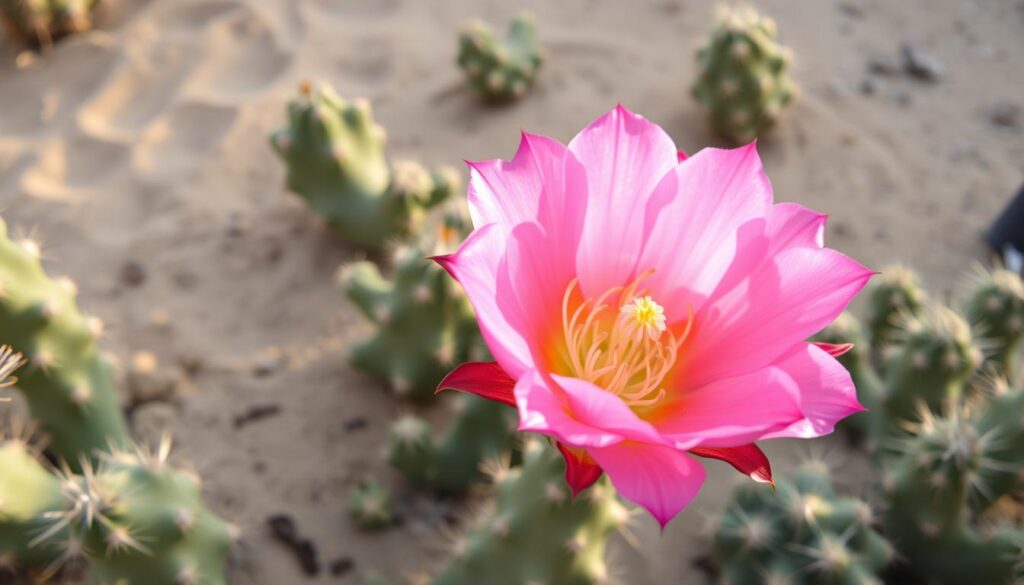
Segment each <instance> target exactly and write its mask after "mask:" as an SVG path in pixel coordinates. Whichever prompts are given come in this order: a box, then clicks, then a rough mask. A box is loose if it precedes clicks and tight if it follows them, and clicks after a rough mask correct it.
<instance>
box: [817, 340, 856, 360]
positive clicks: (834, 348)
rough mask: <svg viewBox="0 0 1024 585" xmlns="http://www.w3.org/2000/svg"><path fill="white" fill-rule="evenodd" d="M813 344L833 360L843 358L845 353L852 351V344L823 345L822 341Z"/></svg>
mask: <svg viewBox="0 0 1024 585" xmlns="http://www.w3.org/2000/svg"><path fill="white" fill-rule="evenodd" d="M813 343H814V345H816V346H817V347H818V348H820V349H822V350H824V352H825V353H827V354H828V355H830V356H832V357H834V358H839V357H843V356H844V355H846V352H848V351H850V350H851V349H853V344H852V343H825V342H824V341H815V342H813Z"/></svg>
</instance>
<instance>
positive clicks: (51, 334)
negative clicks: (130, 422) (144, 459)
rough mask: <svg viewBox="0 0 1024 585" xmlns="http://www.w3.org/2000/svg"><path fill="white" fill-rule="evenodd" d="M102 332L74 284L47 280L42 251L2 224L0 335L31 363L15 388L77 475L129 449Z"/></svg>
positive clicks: (60, 456)
mask: <svg viewBox="0 0 1024 585" xmlns="http://www.w3.org/2000/svg"><path fill="white" fill-rule="evenodd" d="M99 329H100V326H99V322H98V321H97V320H94V319H90V318H87V317H86V316H84V315H82V313H80V312H79V310H78V308H77V306H76V304H75V286H74V284H73V283H71V281H70V280H67V279H57V280H54V279H51V278H50V277H48V276H47V275H46V273H44V272H43V269H42V266H41V265H40V263H39V246H38V244H36V243H34V242H32V241H29V240H22V241H18V242H15V241H11V240H10V239H8V238H7V227H6V225H5V224H4V223H3V221H2V220H0V330H2V331H4V335H5V339H4V341H5V342H6V343H8V344H10V345H11V347H13V349H14V350H15V351H17V352H20V353H22V354H23V355H24V356H25V358H26V359H27V360H28V364H26V365H25V366H23V367H22V368H21V369H20V370H19V371H18V383H17V387H18V389H20V390H21V391H22V393H23V394H24V397H25V400H26V402H27V403H28V407H29V410H30V412H31V414H32V418H34V419H35V420H36V421H37V422H38V423H39V426H40V428H41V430H42V431H44V432H45V433H46V434H47V435H48V438H49V448H50V450H51V451H52V452H53V453H54V454H55V455H57V456H58V458H60V459H62V460H64V461H67V462H68V463H69V464H70V465H71V466H72V467H77V466H78V465H79V464H80V462H81V458H82V456H83V455H84V456H86V457H94V456H95V455H96V453H98V452H100V451H105V450H107V449H108V448H110V447H115V448H116V447H124V446H126V445H127V444H128V429H127V425H126V424H125V421H124V418H123V417H122V415H121V410H120V408H119V407H118V403H117V397H116V394H115V392H114V389H113V385H112V378H111V371H110V365H109V364H108V363H107V362H106V361H105V360H104V358H103V357H102V356H101V355H100V353H99V351H98V349H97V347H96V343H95V338H96V335H97V334H98V333H99Z"/></svg>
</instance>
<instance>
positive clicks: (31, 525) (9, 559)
mask: <svg viewBox="0 0 1024 585" xmlns="http://www.w3.org/2000/svg"><path fill="white" fill-rule="evenodd" d="M0 470H2V473H0V567H5V566H6V567H16V566H26V565H31V566H36V567H38V566H45V565H46V564H48V563H50V562H52V561H53V559H54V558H55V555H56V553H55V552H54V551H52V550H50V549H49V548H48V547H45V546H37V547H29V541H30V540H31V539H32V537H33V535H38V534H41V533H42V532H44V531H45V530H46V526H47V523H46V520H45V518H44V514H46V513H47V512H50V511H52V510H59V509H60V508H61V506H62V505H63V502H64V500H63V496H62V493H61V489H60V482H59V481H58V480H57V478H56V477H54V476H53V474H51V473H50V472H49V471H47V470H46V469H45V468H44V467H43V465H42V464H41V463H40V462H39V460H38V459H37V458H36V454H35V453H33V452H32V451H31V449H30V448H29V446H28V445H27V444H26V443H25V442H22V441H16V440H7V441H4V442H3V443H0Z"/></svg>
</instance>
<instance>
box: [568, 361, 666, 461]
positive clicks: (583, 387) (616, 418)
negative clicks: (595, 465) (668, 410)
mask: <svg viewBox="0 0 1024 585" xmlns="http://www.w3.org/2000/svg"><path fill="white" fill-rule="evenodd" d="M551 378H552V380H554V381H555V383H557V384H558V387H559V389H561V390H562V391H563V393H564V395H565V404H566V405H567V406H568V408H569V412H570V413H571V415H572V417H573V418H575V419H576V420H578V421H580V422H582V423H584V424H587V425H590V426H591V427H594V428H597V429H602V430H603V431H606V432H611V433H614V434H616V435H618V436H620V437H623V438H624V439H629V440H631V441H637V442H641V443H653V444H656V445H668V444H669V443H668V442H667V441H666V440H665V439H664V438H662V436H661V435H660V433H658V431H657V430H655V428H654V426H652V425H651V424H650V423H649V422H647V421H645V420H643V419H641V418H640V417H639V416H637V414H636V413H635V412H633V409H632V408H630V407H629V406H627V405H626V403H625V402H623V401H622V399H620V398H619V397H618V396H616V395H614V394H612V393H611V392H608V391H607V390H604V389H603V388H599V387H597V386H595V385H594V384H591V383H590V382H587V381H585V380H580V379H579V378H569V377H566V376H556V375H552V376H551ZM570 445H573V446H583V445H578V444H574V443H572V442H570Z"/></svg>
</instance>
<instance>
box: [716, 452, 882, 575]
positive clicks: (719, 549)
mask: <svg viewBox="0 0 1024 585" xmlns="http://www.w3.org/2000/svg"><path fill="white" fill-rule="evenodd" d="M873 520H874V515H873V513H872V511H871V507H870V506H868V504H867V503H866V502H864V501H861V500H858V499H855V498H848V497H842V496H838V495H836V493H835V491H834V490H833V487H832V478H831V474H830V472H829V470H828V468H827V467H826V466H825V465H824V464H822V463H820V462H811V463H808V464H805V465H804V466H803V467H802V468H801V469H799V470H798V471H797V472H796V473H795V474H794V475H793V477H792V479H791V480H790V481H786V480H779V481H778V482H777V483H776V490H775V491H773V490H772V489H770V488H769V487H768V486H766V485H759V484H747V485H744V486H742V487H740V488H738V489H737V490H736V492H735V493H734V495H733V500H732V502H731V503H730V505H729V506H728V507H727V508H726V510H725V512H724V513H723V514H722V516H721V517H720V518H718V519H717V521H716V522H715V544H714V558H715V562H716V564H717V565H718V568H719V569H720V571H721V581H720V582H721V583H722V584H723V585H782V584H786V585H840V584H843V585H846V584H849V585H854V584H856V585H870V584H872V583H878V584H881V582H882V581H881V580H880V579H879V577H878V574H879V573H880V572H881V570H882V569H883V568H884V567H885V566H886V565H888V563H889V561H890V560H891V559H892V557H893V553H892V548H891V547H890V546H889V544H888V543H887V542H886V541H885V539H884V538H883V537H882V536H881V535H880V534H879V533H878V532H876V531H875V530H874V528H873V527H872V522H873Z"/></svg>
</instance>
